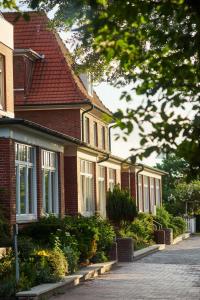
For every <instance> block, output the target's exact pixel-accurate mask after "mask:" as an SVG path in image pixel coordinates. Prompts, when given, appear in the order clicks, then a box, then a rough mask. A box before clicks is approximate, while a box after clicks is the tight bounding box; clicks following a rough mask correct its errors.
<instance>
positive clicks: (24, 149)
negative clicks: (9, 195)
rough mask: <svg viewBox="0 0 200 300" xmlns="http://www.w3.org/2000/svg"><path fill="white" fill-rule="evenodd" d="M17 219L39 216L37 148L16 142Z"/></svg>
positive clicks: (30, 218)
mask: <svg viewBox="0 0 200 300" xmlns="http://www.w3.org/2000/svg"><path fill="white" fill-rule="evenodd" d="M15 166H16V214H17V220H22V221H23V220H32V219H36V218H37V205H36V197H37V195H36V170H35V149H34V147H32V146H28V145H23V144H19V143H16V144H15Z"/></svg>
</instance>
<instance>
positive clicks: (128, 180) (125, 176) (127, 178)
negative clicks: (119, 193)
mask: <svg viewBox="0 0 200 300" xmlns="http://www.w3.org/2000/svg"><path fill="white" fill-rule="evenodd" d="M129 185H130V186H129ZM135 185H136V182H135V173H130V174H129V172H121V187H122V188H127V189H130V193H131V197H132V198H133V199H134V200H135V199H136V186H135Z"/></svg>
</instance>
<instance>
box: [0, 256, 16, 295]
mask: <svg viewBox="0 0 200 300" xmlns="http://www.w3.org/2000/svg"><path fill="white" fill-rule="evenodd" d="M14 293H15V265H14V256H13V253H12V252H10V253H9V254H8V255H6V256H3V257H2V258H1V259H0V296H11V295H14Z"/></svg>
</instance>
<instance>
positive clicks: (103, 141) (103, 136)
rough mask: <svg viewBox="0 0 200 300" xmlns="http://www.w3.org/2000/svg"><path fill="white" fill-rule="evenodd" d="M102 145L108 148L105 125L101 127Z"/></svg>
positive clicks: (103, 147)
mask: <svg viewBox="0 0 200 300" xmlns="http://www.w3.org/2000/svg"><path fill="white" fill-rule="evenodd" d="M101 145H102V149H103V150H105V149H106V128H105V126H102V127H101Z"/></svg>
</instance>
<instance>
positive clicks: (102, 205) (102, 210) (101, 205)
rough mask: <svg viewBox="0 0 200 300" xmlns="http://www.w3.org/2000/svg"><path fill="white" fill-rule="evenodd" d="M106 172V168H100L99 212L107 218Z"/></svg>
mask: <svg viewBox="0 0 200 300" xmlns="http://www.w3.org/2000/svg"><path fill="white" fill-rule="evenodd" d="M105 178H106V170H105V167H102V166H99V167H98V191H99V199H98V200H99V211H100V215H101V216H102V217H104V218H105V217H106V180H105Z"/></svg>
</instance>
